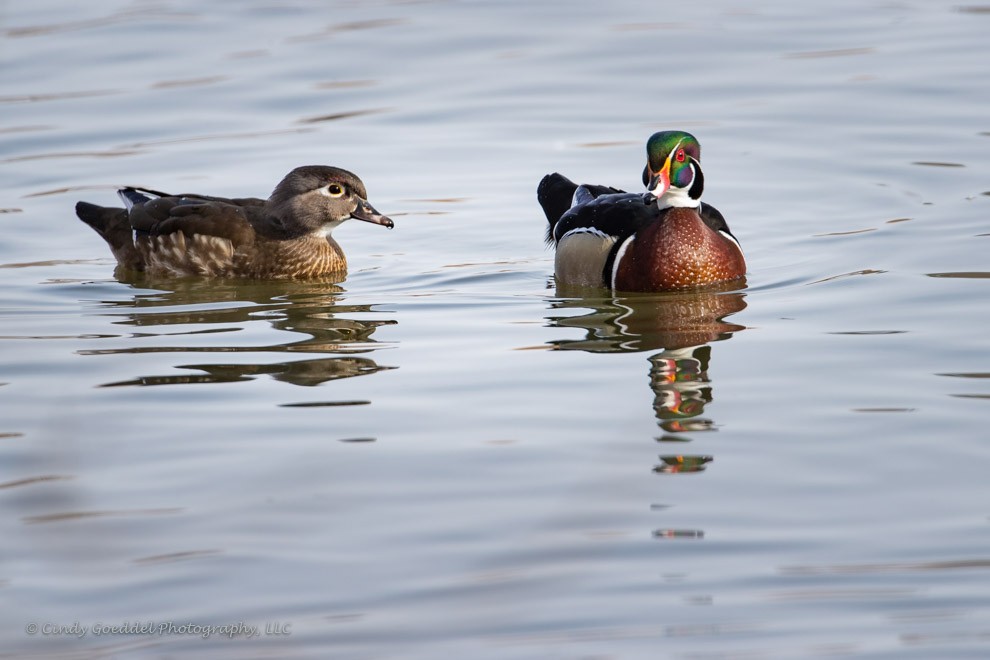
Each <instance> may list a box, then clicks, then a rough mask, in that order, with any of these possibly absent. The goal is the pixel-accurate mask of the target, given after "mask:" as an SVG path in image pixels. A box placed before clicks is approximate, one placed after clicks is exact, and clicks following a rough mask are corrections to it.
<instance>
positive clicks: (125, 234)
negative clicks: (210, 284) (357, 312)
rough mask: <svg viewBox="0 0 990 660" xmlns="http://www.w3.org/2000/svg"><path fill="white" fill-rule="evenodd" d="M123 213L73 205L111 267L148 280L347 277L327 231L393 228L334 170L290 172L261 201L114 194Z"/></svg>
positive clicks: (350, 179) (132, 191)
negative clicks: (355, 226)
mask: <svg viewBox="0 0 990 660" xmlns="http://www.w3.org/2000/svg"><path fill="white" fill-rule="evenodd" d="M117 194H118V195H120V197H121V199H122V200H123V201H124V205H125V206H126V207H127V208H126V209H121V208H105V207H101V206H96V205H95V204H89V203H87V202H79V203H78V204H76V215H78V216H79V219H80V220H82V221H83V222H85V223H86V224H88V225H89V226H90V227H92V228H93V229H95V230H96V232H97V233H98V234H99V235H100V236H102V237H103V239H104V240H105V241H106V242H107V243H108V244H109V245H110V249H111V250H112V251H113V255H114V256H115V257H116V258H117V264H118V268H119V269H122V270H128V271H144V272H145V273H147V274H149V275H152V276H154V277H182V276H189V275H200V276H206V277H244V278H256V279H285V278H314V277H324V276H328V275H335V274H340V275H343V274H344V273H346V272H347V259H346V258H345V257H344V252H343V251H342V250H341V249H340V246H339V245H338V244H337V242H336V241H335V240H334V239H333V237H332V236H331V235H330V233H331V232H332V231H333V230H334V229H335V228H336V227H337V226H338V225H340V224H341V223H342V222H344V221H345V220H348V219H350V218H355V219H357V220H364V221H365V222H371V223H374V224H377V225H384V226H385V227H388V228H389V229H391V228H392V221H391V220H390V219H389V218H387V217H385V216H384V215H382V214H381V213H379V212H378V211H376V210H375V209H374V207H372V206H371V204H369V203H368V201H367V197H368V193H367V191H366V190H365V188H364V184H363V183H362V182H361V179H359V178H358V177H357V176H355V175H354V174H352V173H350V172H348V171H347V170H342V169H340V168H337V167H326V166H323V165H309V166H305V167H297V168H296V169H294V170H292V171H291V172H289V173H288V174H287V175H286V177H285V178H284V179H282V181H281V182H280V183H279V184H278V185H277V186H275V190H274V191H273V192H272V195H271V197H269V198H268V199H267V200H263V199H255V198H244V199H226V198H223V197H210V196H207V195H169V194H166V193H161V192H157V191H154V190H149V189H146V188H122V189H121V190H119V191H117Z"/></svg>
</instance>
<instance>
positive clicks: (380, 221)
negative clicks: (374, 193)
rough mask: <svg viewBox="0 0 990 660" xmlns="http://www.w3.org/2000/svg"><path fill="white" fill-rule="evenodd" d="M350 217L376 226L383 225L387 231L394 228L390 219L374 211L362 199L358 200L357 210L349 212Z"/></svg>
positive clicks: (372, 207)
mask: <svg viewBox="0 0 990 660" xmlns="http://www.w3.org/2000/svg"><path fill="white" fill-rule="evenodd" d="M351 217H352V218H354V219H355V220H364V221H365V222H370V223H373V224H376V225H383V226H385V227H388V228H389V229H391V228H392V227H394V226H395V223H394V222H392V219H391V218H389V217H388V216H384V215H382V214H381V213H379V212H378V211H376V210H375V207H374V206H372V205H371V204H369V203H368V202H367V201H366V200H363V199H359V200H358V205H357V208H356V209H354V211H352V212H351Z"/></svg>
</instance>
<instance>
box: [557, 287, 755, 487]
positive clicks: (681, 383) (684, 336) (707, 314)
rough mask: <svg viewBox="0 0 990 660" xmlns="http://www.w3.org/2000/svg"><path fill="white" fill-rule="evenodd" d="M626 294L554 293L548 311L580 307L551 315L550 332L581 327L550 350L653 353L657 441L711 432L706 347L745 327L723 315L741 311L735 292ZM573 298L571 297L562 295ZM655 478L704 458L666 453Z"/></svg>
mask: <svg viewBox="0 0 990 660" xmlns="http://www.w3.org/2000/svg"><path fill="white" fill-rule="evenodd" d="M732 288H733V289H734V290H732V291H720V290H711V289H706V290H705V291H692V292H679V293H662V294H627V295H622V296H612V295H606V296H604V297H588V296H586V295H584V296H581V295H580V294H582V293H587V291H588V290H587V289H584V290H568V289H563V288H561V287H558V289H557V296H558V299H556V300H554V301H553V303H552V308H553V309H555V310H570V309H587V310H590V312H588V313H587V314H582V315H578V316H552V317H550V318H549V320H550V321H551V324H552V325H553V326H554V327H559V328H583V329H584V330H585V331H586V334H585V337H584V338H583V339H574V340H560V341H555V342H552V344H553V346H554V348H555V349H556V350H580V351H587V352H590V353H619V352H622V353H634V352H645V351H657V352H656V353H654V354H653V355H651V356H650V357H649V362H650V389H652V390H653V412H654V415H655V416H656V418H657V423H658V425H659V427H660V428H661V429H662V431H663V434H662V435H661V436H660V437H658V438H657V441H658V442H662V443H669V442H686V441H689V438H688V437H686V436H685V434H687V433H696V432H703V431H713V430H715V429H716V425H715V422H714V421H713V420H711V419H708V418H706V417H704V416H703V415H704V412H705V406H706V405H707V404H709V403H711V402H712V400H713V396H712V385H711V379H710V378H709V376H708V368H709V365H710V363H711V357H712V347H711V346H710V345H709V344H710V343H712V342H715V341H720V340H723V339H728V338H730V337H731V336H732V335H733V333H735V332H738V331H740V330H743V329H745V328H744V326H741V325H738V324H735V323H729V322H728V321H726V320H725V319H726V317H728V316H730V315H732V314H735V313H737V312H740V311H742V310H743V309H745V308H746V300H745V296H744V294H743V293H742V292H740V291H739V290H738V284H736V285H735V286H734V287H732ZM564 296H573V297H564ZM660 461H661V462H660V464H658V465H657V466H655V467H654V471H656V472H658V473H665V474H670V473H682V472H701V471H703V470H704V469H705V466H706V465H707V464H708V463H709V462H711V461H712V457H711V456H706V455H685V454H683V453H681V452H677V453H669V454H668V453H665V454H662V455H661V456H660Z"/></svg>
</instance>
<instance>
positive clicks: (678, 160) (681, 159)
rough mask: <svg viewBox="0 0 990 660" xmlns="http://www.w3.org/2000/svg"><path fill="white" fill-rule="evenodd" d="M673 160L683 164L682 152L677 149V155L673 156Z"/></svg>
mask: <svg viewBox="0 0 990 660" xmlns="http://www.w3.org/2000/svg"><path fill="white" fill-rule="evenodd" d="M674 160H676V161H677V162H678V163H683V162H684V150H683V149H678V150H677V155H676V156H674Z"/></svg>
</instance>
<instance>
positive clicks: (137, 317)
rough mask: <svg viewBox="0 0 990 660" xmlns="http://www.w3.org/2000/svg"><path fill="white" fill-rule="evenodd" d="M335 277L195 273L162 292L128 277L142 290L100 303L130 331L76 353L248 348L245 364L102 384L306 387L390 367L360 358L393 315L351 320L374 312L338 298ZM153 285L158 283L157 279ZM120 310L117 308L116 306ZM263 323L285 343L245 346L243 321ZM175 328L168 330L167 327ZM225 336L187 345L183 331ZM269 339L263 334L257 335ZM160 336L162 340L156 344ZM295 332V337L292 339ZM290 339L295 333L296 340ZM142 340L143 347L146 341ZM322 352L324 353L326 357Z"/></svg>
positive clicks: (188, 366)
mask: <svg viewBox="0 0 990 660" xmlns="http://www.w3.org/2000/svg"><path fill="white" fill-rule="evenodd" d="M338 283H339V278H338V279H334V280H332V281H329V280H328V281H322V280H320V281H312V280H310V281H264V282H257V281H255V282H248V281H245V282H236V281H225V282H216V281H211V282H203V281H199V280H195V279H190V280H170V281H169V282H168V283H167V286H168V290H165V291H162V290H158V291H148V288H150V287H153V286H156V283H154V282H149V281H145V280H141V281H140V282H137V281H135V282H134V283H133V284H134V286H139V287H141V288H142V289H144V290H143V291H141V292H140V293H136V294H135V295H134V296H133V297H132V298H129V299H127V300H123V301H106V302H104V303H103V305H104V306H105V307H106V308H110V310H111V311H109V312H107V313H108V314H110V315H120V316H122V319H121V320H120V321H117V323H119V324H121V325H128V326H134V327H135V328H137V329H138V330H137V331H135V332H133V333H131V334H130V335H129V336H128V337H127V340H128V341H127V346H125V347H121V348H110V349H96V350H88V351H81V352H80V353H81V354H85V355H108V354H135V353H183V354H188V353H212V354H216V353H241V354H250V355H251V356H253V357H252V359H249V360H248V361H246V362H240V361H238V362H236V363H235V362H230V363H216V364H178V365H175V366H176V368H178V369H184V370H196V371H199V372H203V373H188V372H186V373H181V374H168V375H155V376H139V377H136V378H132V379H127V380H122V381H116V382H112V383H105V384H104V385H103V387H117V386H127V385H179V384H189V383H227V382H236V381H243V380H253V379H254V378H255V377H257V376H259V375H269V376H271V377H272V378H274V379H275V380H278V381H282V382H286V383H291V384H293V385H303V386H312V385H319V384H321V383H324V382H327V381H330V380H337V379H341V378H350V377H353V376H364V375H368V374H373V373H376V372H378V371H383V370H386V369H392V368H394V367H386V366H380V365H378V364H377V363H376V362H375V361H374V360H372V359H370V358H368V357H364V356H360V355H361V354H368V353H371V352H373V351H375V350H377V349H379V348H382V347H383V346H384V345H383V344H381V343H380V342H378V341H377V340H375V339H374V338H373V337H372V335H373V334H374V332H375V331H376V330H377V329H378V328H379V327H381V326H383V325H393V324H395V323H396V321H395V320H393V319H379V320H369V319H365V318H362V319H356V318H353V315H354V314H361V315H362V316H364V315H367V314H371V313H373V312H374V310H373V309H372V308H371V306H370V305H349V304H346V303H344V302H342V298H341V294H343V293H344V290H343V289H342V288H341V287H340V286H338ZM157 284H158V285H161V283H157ZM122 309H125V310H127V311H126V312H125V313H123V314H121V310H122ZM259 320H263V321H266V322H267V323H269V324H271V326H272V327H273V328H275V329H276V330H283V331H286V332H289V333H292V334H291V335H290V336H291V337H293V340H292V341H287V342H284V343H283V342H279V343H273V344H264V345H245V344H244V342H243V340H241V341H237V340H238V339H240V337H242V335H241V334H240V331H242V330H245V329H246V327H247V326H248V325H250V324H251V323H257V322H258V321H259ZM170 327H172V328H175V331H169V328H170ZM228 333H232V334H229V336H230V337H231V339H232V340H233V341H231V342H220V343H217V342H209V345H203V342H202V341H201V338H200V339H194V340H193V341H194V342H195V343H194V344H193V345H189V344H190V339H189V338H190V336H196V335H200V336H201V335H210V334H216V335H223V336H228ZM263 336H264V337H271V333H267V332H266V333H264V335H263ZM165 337H168V338H170V339H168V340H167V341H168V342H169V343H168V344H162V340H163V338H165ZM299 337H302V338H299ZM297 338H298V339H297ZM149 344H150V345H149ZM272 353H274V354H278V355H286V354H291V353H308V354H320V357H317V358H312V359H302V360H278V361H275V362H270V361H267V360H266V361H261V360H260V359H259V358H260V357H261V356H264V355H270V354H272ZM327 354H332V357H331V356H328V355H327Z"/></svg>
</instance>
